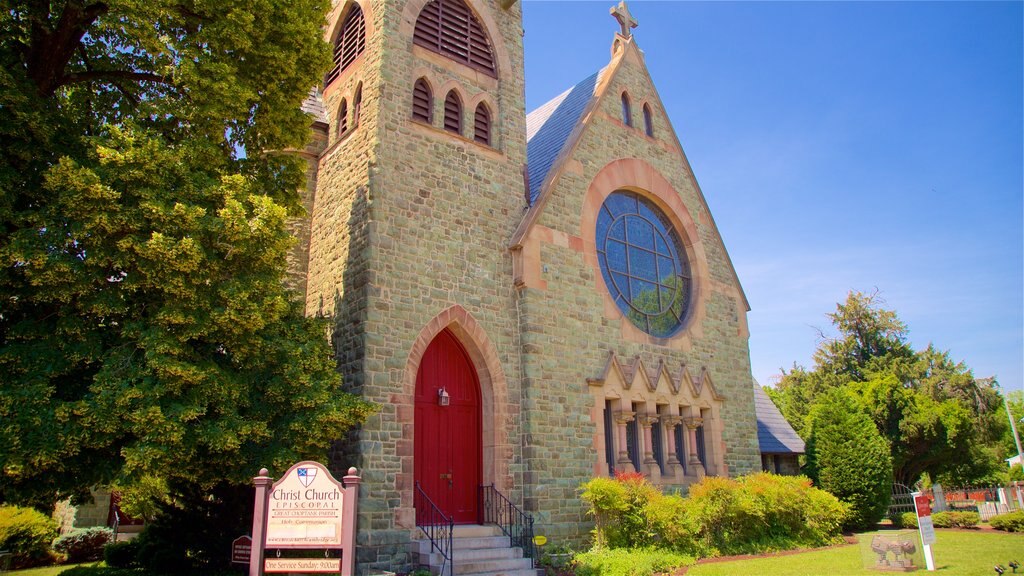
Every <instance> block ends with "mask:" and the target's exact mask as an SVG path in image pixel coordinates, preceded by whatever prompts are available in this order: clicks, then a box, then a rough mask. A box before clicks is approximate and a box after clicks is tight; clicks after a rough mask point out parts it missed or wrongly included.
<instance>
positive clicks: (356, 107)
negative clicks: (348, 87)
mask: <svg viewBox="0 0 1024 576" xmlns="http://www.w3.org/2000/svg"><path fill="white" fill-rule="evenodd" d="M362 108H363V83H362V82H360V83H359V84H358V85H356V95H355V96H353V97H352V127H353V128H356V127H358V126H359V111H360V110H362Z"/></svg>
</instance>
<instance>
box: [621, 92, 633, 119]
mask: <svg viewBox="0 0 1024 576" xmlns="http://www.w3.org/2000/svg"><path fill="white" fill-rule="evenodd" d="M622 123H623V124H625V125H626V126H632V125H633V111H632V110H630V107H629V94H627V93H625V92H623V93H622Z"/></svg>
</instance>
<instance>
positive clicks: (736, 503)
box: [582, 473, 847, 556]
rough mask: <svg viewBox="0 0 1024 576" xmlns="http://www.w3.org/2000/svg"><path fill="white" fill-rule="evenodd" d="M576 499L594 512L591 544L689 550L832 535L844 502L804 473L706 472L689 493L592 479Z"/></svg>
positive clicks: (748, 547)
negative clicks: (732, 475) (721, 474)
mask: <svg viewBox="0 0 1024 576" xmlns="http://www.w3.org/2000/svg"><path fill="white" fill-rule="evenodd" d="M582 496H583V499H584V501H586V502H587V504H589V505H590V510H589V513H590V514H591V515H593V516H594V517H595V518H596V519H597V530H596V536H597V544H598V547H599V548H600V547H603V546H609V547H612V548H632V549H641V548H659V549H666V550H674V551H676V552H680V553H684V554H692V555H697V556H713V555H717V554H742V553H754V552H765V551H771V550H783V549H788V548H795V547H800V546H820V545H824V544H829V543H832V542H835V541H836V540H837V538H838V536H839V532H840V529H841V526H842V524H843V521H844V519H845V517H846V513H847V506H846V505H845V504H843V503H841V502H839V501H838V500H837V499H836V498H835V497H834V496H832V495H831V494H828V493H827V492H824V491H822V490H818V489H817V488H813V487H812V486H811V482H810V480H808V479H807V478H805V477H792V476H776V475H774V474H766V473H760V474H753V475H750V476H746V477H742V478H740V479H729V478H720V477H707V478H704V479H703V480H702V481H701V482H699V483H697V484H695V485H693V486H692V487H691V488H690V496H689V497H688V498H682V497H680V496H677V495H666V494H663V493H662V492H661V491H660V490H659V489H658V488H656V487H654V486H652V485H651V484H650V483H648V482H647V481H646V480H644V479H643V478H642V477H639V476H636V477H634V476H632V475H630V476H623V477H620V478H617V479H615V480H612V479H608V478H594V479H593V480H590V481H589V482H587V483H586V484H584V485H583V494H582Z"/></svg>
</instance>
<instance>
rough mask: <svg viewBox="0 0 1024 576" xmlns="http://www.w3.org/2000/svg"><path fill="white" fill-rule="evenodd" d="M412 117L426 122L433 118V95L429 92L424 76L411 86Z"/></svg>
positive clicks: (428, 122) (431, 120) (430, 121)
mask: <svg viewBox="0 0 1024 576" xmlns="http://www.w3.org/2000/svg"><path fill="white" fill-rule="evenodd" d="M412 117H413V119H414V120H420V121H421V122H426V123H427V124H430V123H432V122H433V119H434V95H433V94H431V93H430V85H429V84H427V81H426V80H425V79H424V78H420V79H419V80H417V81H416V85H415V86H413V88H412Z"/></svg>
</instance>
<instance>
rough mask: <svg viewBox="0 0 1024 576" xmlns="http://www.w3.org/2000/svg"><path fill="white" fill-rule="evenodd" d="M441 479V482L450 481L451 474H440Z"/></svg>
mask: <svg viewBox="0 0 1024 576" xmlns="http://www.w3.org/2000/svg"><path fill="white" fill-rule="evenodd" d="M441 479H442V480H451V479H452V475H451V474H441Z"/></svg>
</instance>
